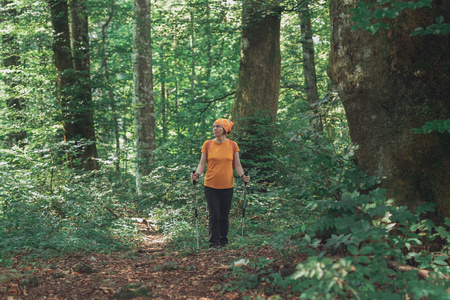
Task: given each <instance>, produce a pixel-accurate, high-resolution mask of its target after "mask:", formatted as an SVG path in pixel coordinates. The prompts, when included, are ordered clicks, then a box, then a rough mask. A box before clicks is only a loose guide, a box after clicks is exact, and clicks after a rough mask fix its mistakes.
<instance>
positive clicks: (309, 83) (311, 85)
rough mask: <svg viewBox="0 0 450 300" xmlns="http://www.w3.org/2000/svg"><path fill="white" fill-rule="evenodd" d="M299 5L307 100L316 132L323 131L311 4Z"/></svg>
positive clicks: (298, 1) (305, 0)
mask: <svg viewBox="0 0 450 300" xmlns="http://www.w3.org/2000/svg"><path fill="white" fill-rule="evenodd" d="M297 3H298V4H299V6H300V8H299V12H298V16H299V18H300V30H301V35H302V39H301V43H302V50H303V74H304V75H305V85H306V88H305V89H306V97H307V98H306V100H307V101H308V103H309V105H310V107H311V110H312V111H313V112H314V115H315V116H314V118H313V119H312V120H311V124H312V126H313V128H314V129H315V130H316V131H322V130H323V125H322V120H321V116H320V113H319V108H318V102H319V92H318V91H317V76H316V61H315V57H314V40H313V32H312V25H311V14H310V11H309V3H308V0H297Z"/></svg>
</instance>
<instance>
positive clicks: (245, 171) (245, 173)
mask: <svg viewBox="0 0 450 300" xmlns="http://www.w3.org/2000/svg"><path fill="white" fill-rule="evenodd" d="M244 175H245V176H248V170H244ZM244 185H245V186H247V182H244Z"/></svg>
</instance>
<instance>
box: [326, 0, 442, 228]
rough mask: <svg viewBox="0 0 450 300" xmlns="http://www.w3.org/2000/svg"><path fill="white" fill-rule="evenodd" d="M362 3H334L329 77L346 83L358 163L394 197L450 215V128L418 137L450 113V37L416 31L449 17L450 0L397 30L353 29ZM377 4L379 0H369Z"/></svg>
mask: <svg viewBox="0 0 450 300" xmlns="http://www.w3.org/2000/svg"><path fill="white" fill-rule="evenodd" d="M356 2H357V1H356V0H355V1H343V0H332V1H331V2H330V19H331V24H332V40H331V44H332V47H331V54H330V67H329V75H330V77H331V79H332V80H333V82H334V83H335V85H336V86H337V88H338V91H339V94H340V97H341V98H342V101H343V105H344V108H345V111H346V114H347V118H348V125H349V129H350V135H351V139H352V141H353V142H354V143H356V144H358V145H359V150H358V151H357V153H356V157H357V162H358V164H359V165H360V166H361V168H362V169H364V170H366V171H367V172H368V173H370V174H372V175H377V176H380V177H382V178H384V179H383V180H382V186H383V187H385V188H386V189H387V192H388V196H390V197H394V198H395V199H396V200H397V201H398V202H399V203H400V204H407V205H410V206H411V207H414V206H416V205H418V204H420V203H423V202H431V203H435V204H436V205H437V209H438V217H439V219H440V220H443V218H444V217H450V184H449V178H450V173H449V170H450V138H449V134H448V133H438V132H433V133H430V134H414V133H413V130H412V129H413V128H419V127H421V126H422V125H424V123H425V122H427V121H432V120H437V119H448V118H449V117H450V101H449V100H448V99H449V96H448V95H450V80H449V74H450V51H449V49H450V35H448V34H447V35H444V34H433V35H424V36H419V35H414V36H411V33H412V32H413V31H414V30H415V29H416V28H419V27H423V28H426V27H428V26H430V25H432V24H433V23H434V22H435V20H436V18H437V17H439V16H442V17H443V18H444V20H449V19H450V10H449V7H450V1H448V0H444V1H434V0H433V1H432V7H430V8H422V9H417V10H410V9H406V10H403V11H401V12H400V13H399V15H398V16H397V17H396V18H395V19H393V20H383V21H385V23H388V24H390V29H387V30H386V29H382V30H379V31H378V32H377V33H375V34H371V33H369V32H367V31H362V30H356V31H353V30H352V22H351V21H350V17H351V15H350V12H349V10H350V9H351V8H354V7H356ZM367 3H368V5H371V4H373V5H374V6H375V4H376V1H372V0H370V1H367Z"/></svg>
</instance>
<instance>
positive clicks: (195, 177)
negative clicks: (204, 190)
mask: <svg viewBox="0 0 450 300" xmlns="http://www.w3.org/2000/svg"><path fill="white" fill-rule="evenodd" d="M199 178H200V174H198V173H191V180H192V181H195V180H198V179H199Z"/></svg>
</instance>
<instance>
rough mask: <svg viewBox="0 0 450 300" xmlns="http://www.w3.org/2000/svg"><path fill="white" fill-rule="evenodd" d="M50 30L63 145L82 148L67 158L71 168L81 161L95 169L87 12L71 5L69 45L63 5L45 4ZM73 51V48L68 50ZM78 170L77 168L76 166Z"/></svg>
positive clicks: (51, 1) (59, 2) (52, 1)
mask: <svg viewBox="0 0 450 300" xmlns="http://www.w3.org/2000/svg"><path fill="white" fill-rule="evenodd" d="M48 3H49V5H50V10H51V19H52V26H53V35H54V41H53V59H54V64H55V68H56V72H57V78H56V94H57V98H58V100H59V102H60V105H61V111H62V118H63V120H62V121H63V129H64V141H65V142H72V141H73V142H75V144H78V143H80V141H81V140H84V141H82V142H83V143H85V145H84V146H83V147H82V148H77V152H78V153H77V154H76V155H73V156H70V157H68V160H69V163H70V164H71V165H73V164H72V163H73V161H74V160H75V159H81V160H82V162H83V164H82V165H81V166H82V167H84V168H85V169H87V170H93V169H98V167H99V165H98V162H97V161H96V160H95V158H97V147H96V143H95V130H94V117H93V107H92V96H91V91H90V87H89V82H90V78H89V77H90V74H89V68H90V66H89V42H88V24H87V11H86V7H85V6H84V5H83V2H81V1H80V2H74V4H73V5H74V6H72V11H74V10H77V11H76V12H73V13H72V16H71V17H72V23H74V26H73V28H72V30H73V41H74V42H73V44H71V34H70V28H69V7H68V4H67V1H64V0H49V1H48ZM72 47H73V48H72ZM77 166H78V165H77Z"/></svg>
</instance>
